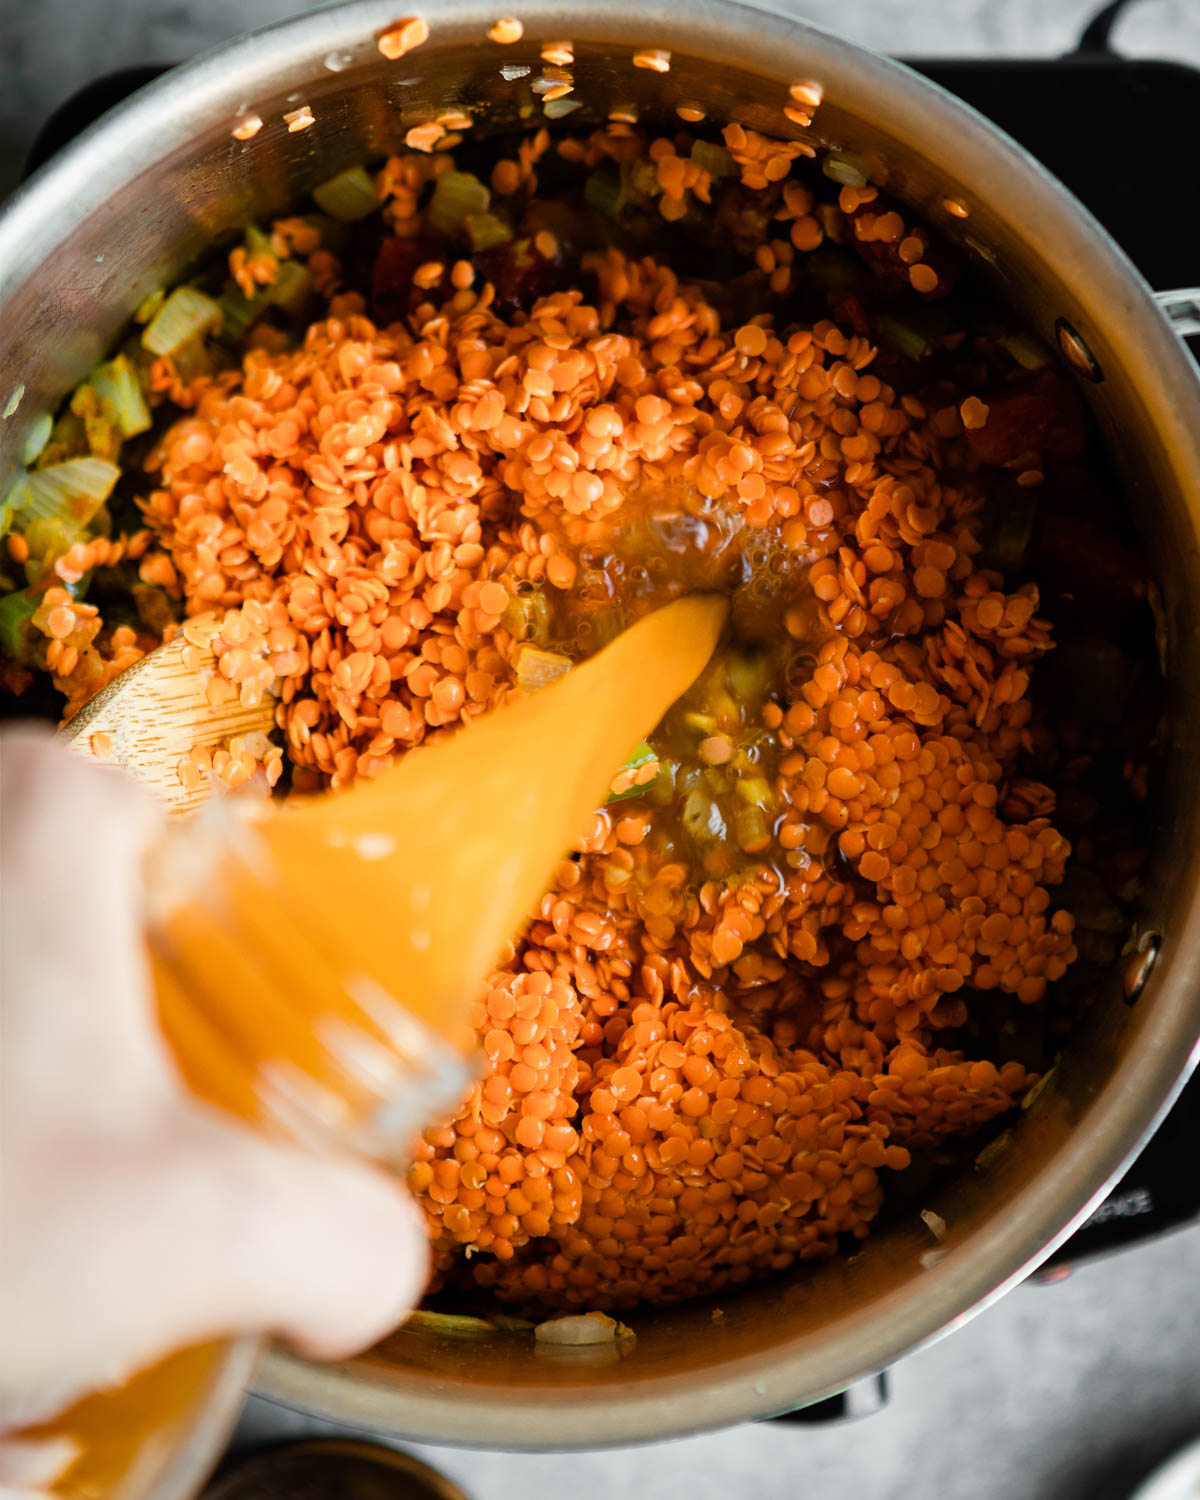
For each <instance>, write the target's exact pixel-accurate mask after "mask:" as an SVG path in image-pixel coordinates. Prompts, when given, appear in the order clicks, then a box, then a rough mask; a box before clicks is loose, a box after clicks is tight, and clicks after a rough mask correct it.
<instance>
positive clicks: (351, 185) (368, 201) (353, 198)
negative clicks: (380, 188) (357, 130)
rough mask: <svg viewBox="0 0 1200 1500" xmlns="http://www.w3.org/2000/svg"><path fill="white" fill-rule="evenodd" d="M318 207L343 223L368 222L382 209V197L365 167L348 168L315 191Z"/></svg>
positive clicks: (314, 196) (314, 189)
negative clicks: (367, 220)
mask: <svg viewBox="0 0 1200 1500" xmlns="http://www.w3.org/2000/svg"><path fill="white" fill-rule="evenodd" d="M312 195H313V198H314V199H315V200H316V202H317V204H318V206H319V207H320V208H321V209H322V210H323V211H324V212H325V213H327V214H328V215H329V217H330V218H331V219H337V220H339V222H341V223H343V224H353V223H356V222H357V221H358V220H359V219H365V218H366V217H367V215H368V214H373V213H374V212H375V210H376V209H377V208H378V207H379V195H378V193H376V191H375V184H374V183H373V182H372V181H371V178H370V176H369V175H368V173H367V171H366V169H365V168H364V167H347V169H346V170H345V171H344V172H339V173H338V174H337V176H336V177H331V178H330V179H329V181H328V182H323V183H322V184H321V185H320V187H315V188H313V193H312Z"/></svg>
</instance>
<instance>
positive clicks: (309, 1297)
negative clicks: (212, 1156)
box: [230, 1138, 430, 1359]
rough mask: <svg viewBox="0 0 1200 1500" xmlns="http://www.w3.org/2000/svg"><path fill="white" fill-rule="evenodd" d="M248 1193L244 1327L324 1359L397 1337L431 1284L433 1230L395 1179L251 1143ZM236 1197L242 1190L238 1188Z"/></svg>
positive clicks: (242, 1260)
mask: <svg viewBox="0 0 1200 1500" xmlns="http://www.w3.org/2000/svg"><path fill="white" fill-rule="evenodd" d="M244 1149H245V1151H246V1162H245V1166H244V1170H245V1171H246V1172H247V1173H248V1174H249V1176H250V1178H251V1181H250V1183H249V1184H247V1186H248V1188H249V1192H247V1194H246V1195H245V1196H244V1197H242V1198H241V1200H240V1204H239V1205H238V1206H236V1207H235V1209H234V1212H235V1213H236V1214H238V1215H239V1216H240V1217H242V1218H243V1220H244V1221H245V1233H244V1237H243V1239H242V1242H241V1244H240V1245H239V1246H238V1267H239V1280H241V1279H244V1287H243V1295H244V1296H245V1298H246V1302H245V1307H244V1314H243V1316H242V1317H241V1318H238V1319H236V1320H235V1321H237V1322H238V1323H240V1324H242V1326H254V1325H257V1326H259V1327H266V1328H269V1329H270V1330H271V1331H272V1332H275V1333H278V1334H282V1335H284V1336H285V1337H287V1338H289V1339H290V1340H291V1341H292V1342H294V1343H295V1344H297V1345H298V1346H299V1347H300V1348H301V1350H302V1351H303V1352H304V1353H306V1354H308V1355H310V1356H312V1357H313V1358H316V1359H340V1358H344V1357H345V1356H347V1355H350V1354H353V1353H356V1352H357V1351H358V1350H360V1349H363V1348H366V1347H367V1346H368V1345H370V1344H373V1343H375V1342H377V1341H378V1340H379V1339H381V1338H383V1337H384V1335H385V1334H387V1333H390V1332H391V1331H392V1330H393V1329H394V1328H395V1327H396V1325H397V1324H398V1323H400V1322H402V1321H403V1319H404V1318H405V1316H406V1315H407V1314H408V1313H409V1312H411V1311H412V1309H413V1308H414V1307H415V1306H416V1305H417V1303H418V1302H419V1301H420V1300H421V1296H422V1294H423V1293H424V1291H425V1287H426V1284H427V1283H428V1280H429V1272H430V1256H429V1233H428V1229H427V1227H426V1223H425V1217H424V1215H423V1214H422V1212H421V1210H420V1209H419V1208H418V1206H417V1204H416V1202H415V1201H414V1199H413V1198H412V1196H411V1195H410V1194H409V1192H408V1190H407V1189H406V1188H405V1187H404V1185H403V1183H402V1182H400V1181H398V1180H397V1179H396V1178H395V1177H392V1176H389V1175H387V1174H386V1173H384V1172H382V1171H380V1170H379V1169H377V1168H374V1167H371V1166H368V1165H366V1164H364V1163H360V1162H357V1161H352V1160H350V1159H330V1158H322V1157H317V1156H312V1155H309V1154H307V1153H305V1152H302V1151H298V1150H295V1149H293V1148H290V1147H286V1146H280V1145H275V1144H273V1143H271V1142H267V1141H259V1140H256V1139H254V1138H250V1139H249V1140H248V1141H247V1142H246V1143H244ZM230 1191H235V1189H234V1188H233V1187H232V1185H231V1188H230Z"/></svg>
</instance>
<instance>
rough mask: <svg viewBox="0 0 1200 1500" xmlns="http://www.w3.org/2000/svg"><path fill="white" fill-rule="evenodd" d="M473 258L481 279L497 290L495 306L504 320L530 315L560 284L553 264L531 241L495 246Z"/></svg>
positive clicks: (521, 240)
mask: <svg viewBox="0 0 1200 1500" xmlns="http://www.w3.org/2000/svg"><path fill="white" fill-rule="evenodd" d="M474 259H475V269H476V272H477V273H478V276H479V280H480V281H490V282H491V283H492V285H493V286H494V287H495V289H496V298H495V301H494V303H493V304H492V305H493V307H494V308H495V310H496V312H497V314H498V315H499V316H500V317H502V318H507V317H511V316H512V314H513V313H515V312H528V311H529V309H530V308H531V307H532V306H533V304H534V303H535V302H537V301H538V300H539V298H541V297H548V296H549V295H550V293H551V292H552V291H554V289H555V287H556V286H558V285H559V284H560V283H559V276H558V273H557V268H556V266H555V263H554V261H552V260H548V259H547V258H546V257H545V256H544V255H542V254H541V252H540V251H539V250H537V249H536V247H535V246H534V243H533V241H532V240H531V239H519V240H510V241H509V243H508V244H507V245H495V246H493V247H492V249H490V250H483V251H481V252H480V253H479V254H478V255H476V256H475V257H474Z"/></svg>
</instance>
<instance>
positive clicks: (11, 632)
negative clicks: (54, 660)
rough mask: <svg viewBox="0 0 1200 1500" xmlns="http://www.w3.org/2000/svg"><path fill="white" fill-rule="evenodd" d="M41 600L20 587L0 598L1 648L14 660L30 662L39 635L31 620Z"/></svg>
mask: <svg viewBox="0 0 1200 1500" xmlns="http://www.w3.org/2000/svg"><path fill="white" fill-rule="evenodd" d="M40 602H41V601H40V600H39V599H37V598H35V597H34V596H33V595H32V594H31V593H30V592H29V590H28V589H18V590H17V591H16V592H15V593H12V594H5V596H4V597H3V598H2V599H0V650H3V652H4V654H5V655H6V656H10V657H12V659H13V660H14V661H19V662H24V663H26V664H28V663H29V662H30V659H31V656H32V649H31V648H32V646H33V644H34V641H35V639H37V636H36V632H34V631H33V630H32V628H31V626H30V623H29V622H30V621H31V620H32V619H33V617H34V615H35V614H36V613H37V609H38V605H39V603H40Z"/></svg>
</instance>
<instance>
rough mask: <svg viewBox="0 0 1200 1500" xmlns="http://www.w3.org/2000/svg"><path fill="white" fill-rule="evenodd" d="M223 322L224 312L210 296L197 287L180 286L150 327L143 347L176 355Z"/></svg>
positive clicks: (147, 329) (156, 352)
mask: <svg viewBox="0 0 1200 1500" xmlns="http://www.w3.org/2000/svg"><path fill="white" fill-rule="evenodd" d="M220 320H221V309H220V308H219V307H218V306H217V304H216V303H215V302H214V301H213V299H212V298H211V297H206V296H205V295H204V293H203V292H198V291H197V290H196V288H195V287H191V286H181V287H177V288H176V290H175V291H173V292H172V293H171V295H170V296H169V297H168V298H167V300H166V301H165V302H164V303H163V305H162V306H161V307H160V308H159V310H158V311H157V312H156V313H155V314H154V317H153V318H152V319H151V320H150V322H149V323H148V324H147V326H146V331H145V332H144V333H143V334H142V345H143V347H144V348H146V349H149V351H150V353H151V354H158V355H166V354H174V353H175V352H176V351H177V350H178V349H180V348H182V347H183V345H184V344H186V343H187V342H188V341H189V340H190V339H193V338H195V337H196V336H197V335H198V334H202V333H206V332H207V331H208V330H209V329H210V328H212V327H214V326H215V325H216V324H218V323H219V322H220Z"/></svg>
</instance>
